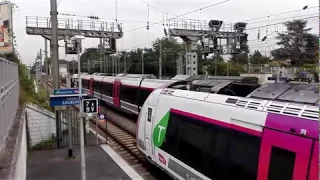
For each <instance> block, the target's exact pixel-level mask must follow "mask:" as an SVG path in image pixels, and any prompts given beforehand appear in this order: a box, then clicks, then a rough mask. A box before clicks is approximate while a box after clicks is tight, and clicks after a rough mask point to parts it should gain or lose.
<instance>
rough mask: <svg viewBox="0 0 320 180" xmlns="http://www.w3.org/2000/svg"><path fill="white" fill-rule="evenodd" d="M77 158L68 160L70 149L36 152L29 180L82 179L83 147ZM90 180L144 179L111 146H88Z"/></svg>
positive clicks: (77, 150) (76, 150)
mask: <svg viewBox="0 0 320 180" xmlns="http://www.w3.org/2000/svg"><path fill="white" fill-rule="evenodd" d="M73 151H74V152H73V153H74V156H75V158H74V159H68V158H67V153H68V149H54V150H44V151H34V152H31V153H30V154H29V155H28V156H29V157H28V164H27V180H79V179H81V168H80V167H81V164H80V163H81V162H80V147H79V146H78V147H74V148H73ZM85 157H86V173H87V180H142V179H143V178H142V177H141V176H140V175H139V174H137V173H136V172H135V171H134V170H133V169H131V167H130V166H129V165H127V164H126V162H125V161H124V160H122V159H121V157H120V156H118V155H117V154H116V153H115V152H114V151H113V150H112V149H111V148H110V147H109V146H108V145H99V146H96V145H94V146H85Z"/></svg>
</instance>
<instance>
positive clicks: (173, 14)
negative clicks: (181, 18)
mask: <svg viewBox="0 0 320 180" xmlns="http://www.w3.org/2000/svg"><path fill="white" fill-rule="evenodd" d="M139 1H140V2H142V3H143V4H145V5H147V6H149V7H151V8H153V9H155V10H157V11H159V12H161V13H163V14H168V15H171V16H177V15H175V14H171V13H168V12H165V11H162V10H161V9H159V8H157V7H155V6H152V5H150V4H148V3H146V2H145V1H142V0H139Z"/></svg>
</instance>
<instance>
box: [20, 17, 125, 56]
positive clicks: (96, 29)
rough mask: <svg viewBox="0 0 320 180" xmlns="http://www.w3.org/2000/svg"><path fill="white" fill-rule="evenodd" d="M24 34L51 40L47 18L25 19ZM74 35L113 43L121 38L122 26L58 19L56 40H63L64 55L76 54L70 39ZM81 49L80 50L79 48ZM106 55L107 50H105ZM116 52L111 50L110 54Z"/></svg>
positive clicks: (50, 30)
mask: <svg viewBox="0 0 320 180" xmlns="http://www.w3.org/2000/svg"><path fill="white" fill-rule="evenodd" d="M26 33H27V34H28V35H40V36H42V37H44V38H45V39H48V40H51V35H52V29H51V20H50V18H49V17H30V16H27V17H26ZM75 35H83V36H84V37H88V38H100V39H103V42H111V43H113V44H112V45H111V46H110V49H111V48H112V47H115V42H116V39H120V38H122V37H123V32H122V25H121V24H117V23H115V22H112V23H108V22H104V21H93V20H74V19H58V39H59V40H65V43H66V46H65V48H66V54H77V43H76V41H74V39H72V37H73V36H75ZM80 49H81V48H80ZM103 49H105V48H103ZM105 51H107V52H108V53H110V51H108V49H105ZM115 51H116V50H113V49H112V52H115Z"/></svg>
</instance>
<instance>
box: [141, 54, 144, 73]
mask: <svg viewBox="0 0 320 180" xmlns="http://www.w3.org/2000/svg"><path fill="white" fill-rule="evenodd" d="M141 74H144V59H143V50H142V51H141Z"/></svg>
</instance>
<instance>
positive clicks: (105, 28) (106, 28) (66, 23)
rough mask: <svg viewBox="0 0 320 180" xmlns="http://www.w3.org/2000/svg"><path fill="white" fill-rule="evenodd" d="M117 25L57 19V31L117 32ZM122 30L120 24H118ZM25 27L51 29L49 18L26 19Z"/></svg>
mask: <svg viewBox="0 0 320 180" xmlns="http://www.w3.org/2000/svg"><path fill="white" fill-rule="evenodd" d="M117 26H118V25H117V23H115V22H110V23H107V22H106V21H96V20H82V19H67V18H59V19H58V28H59V29H75V30H77V29H81V30H89V31H101V32H117V31H118V27H117ZM119 26H120V28H121V29H122V24H119ZM26 27H36V28H51V18H50V17H35V16H27V17H26Z"/></svg>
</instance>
